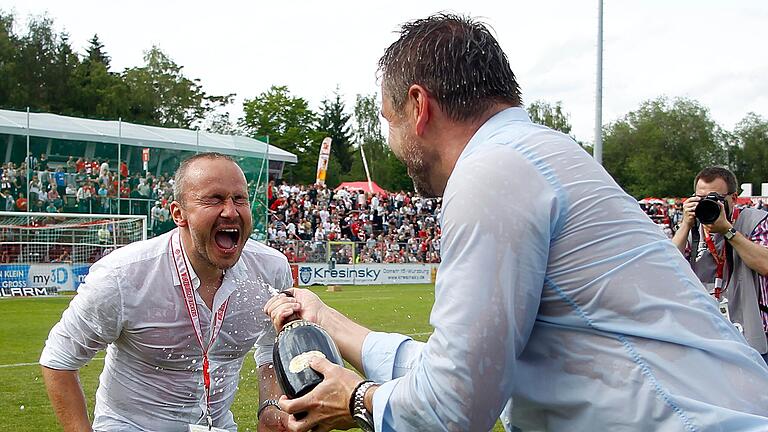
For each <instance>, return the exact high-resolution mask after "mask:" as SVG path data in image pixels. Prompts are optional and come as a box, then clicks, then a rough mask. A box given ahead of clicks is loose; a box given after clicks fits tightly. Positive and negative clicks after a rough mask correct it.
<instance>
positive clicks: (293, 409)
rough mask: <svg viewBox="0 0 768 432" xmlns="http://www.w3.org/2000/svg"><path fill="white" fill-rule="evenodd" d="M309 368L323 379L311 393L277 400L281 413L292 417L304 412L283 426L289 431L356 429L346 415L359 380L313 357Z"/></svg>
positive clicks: (349, 373)
mask: <svg viewBox="0 0 768 432" xmlns="http://www.w3.org/2000/svg"><path fill="white" fill-rule="evenodd" d="M309 365H310V366H311V367H312V369H314V370H316V371H318V372H320V373H321V374H322V375H323V376H324V377H325V378H324V379H323V382H321V383H320V384H318V386H317V387H315V389H314V390H312V391H311V392H309V393H307V394H306V395H304V396H302V397H300V398H296V399H288V398H287V397H285V396H281V397H280V408H281V409H282V410H283V411H285V412H287V413H291V414H293V413H298V412H304V411H306V412H307V415H306V417H304V418H302V419H301V420H296V418H295V417H293V416H290V417H289V418H288V421H287V423H286V426H287V427H288V430H289V431H291V432H306V431H310V430H311V431H313V432H326V431H332V430H334V429H342V430H347V429H350V428H353V427H356V424H355V422H354V420H353V419H352V414H351V413H350V412H349V399H350V397H351V396H352V392H353V391H354V390H355V387H357V385H358V384H359V383H360V381H361V380H362V378H360V376H359V375H357V374H356V373H355V372H353V371H351V370H349V369H346V368H343V367H341V366H339V365H336V364H334V363H331V362H330V361H328V360H327V359H325V358H322V357H314V358H313V359H312V360H311V362H310V364H309Z"/></svg>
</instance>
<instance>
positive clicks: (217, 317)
mask: <svg viewBox="0 0 768 432" xmlns="http://www.w3.org/2000/svg"><path fill="white" fill-rule="evenodd" d="M170 245H171V253H172V255H173V262H174V264H175V270H176V274H177V275H178V277H179V282H180V283H181V291H182V295H183V296H184V304H185V306H186V307H187V313H188V314H189V320H190V322H191V323H192V328H193V329H194V331H195V336H196V337H197V342H198V343H199V344H200V348H201V349H202V351H203V386H204V387H205V408H206V412H205V413H203V415H204V416H205V417H206V420H207V423H208V429H211V428H212V427H213V418H212V417H211V374H210V372H209V362H208V350H209V349H210V348H211V346H213V342H214V341H215V340H216V336H218V335H219V331H220V330H221V326H222V324H223V322H224V316H225V315H226V313H227V305H228V304H229V299H227V300H225V301H224V303H223V304H222V305H221V306H220V307H219V309H218V310H217V311H216V312H215V313H214V314H213V316H212V317H211V340H210V342H209V343H208V345H207V346H206V345H204V344H203V331H202V326H201V324H200V315H199V314H198V311H197V302H196V301H195V293H194V288H193V286H192V280H191V278H190V276H189V271H188V268H189V266H188V265H187V260H186V257H185V256H184V246H183V245H182V244H181V242H180V241H179V232H178V231H176V232H174V233H173V234H172V235H171V239H170Z"/></svg>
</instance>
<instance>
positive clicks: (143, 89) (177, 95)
mask: <svg viewBox="0 0 768 432" xmlns="http://www.w3.org/2000/svg"><path fill="white" fill-rule="evenodd" d="M144 61H145V62H146V65H145V66H143V67H138V68H130V69H127V70H126V71H125V72H124V73H123V79H124V80H125V82H126V84H127V85H128V89H129V92H130V94H131V95H133V98H134V99H133V101H132V104H131V106H130V108H129V110H130V112H131V114H134V115H135V116H136V117H137V118H141V119H142V120H143V121H142V123H144V124H156V125H158V126H164V127H177V128H192V126H193V125H194V124H195V123H196V122H197V121H199V120H202V119H204V118H205V116H206V115H207V114H208V113H210V112H212V111H214V110H215V109H216V108H218V107H220V106H224V105H226V104H228V103H230V102H231V100H232V98H233V97H234V95H233V94H229V95H226V96H210V95H208V94H206V93H205V91H203V87H202V85H200V81H199V80H190V79H189V78H187V77H185V76H184V74H183V73H182V69H183V67H182V66H179V65H177V64H176V63H175V62H174V61H173V60H171V58H170V57H168V56H167V55H166V54H165V53H163V52H162V51H161V50H160V49H159V48H158V47H152V49H150V50H149V51H147V52H146V53H145V55H144Z"/></svg>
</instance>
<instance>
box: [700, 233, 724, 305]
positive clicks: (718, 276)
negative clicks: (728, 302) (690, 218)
mask: <svg viewBox="0 0 768 432" xmlns="http://www.w3.org/2000/svg"><path fill="white" fill-rule="evenodd" d="M704 241H705V242H706V243H707V249H709V254H710V255H712V258H713V259H714V260H715V264H717V268H716V270H715V298H716V299H718V300H720V296H721V295H722V293H723V269H724V267H725V243H723V248H722V249H721V250H720V252H717V249H716V248H715V242H714V241H713V240H712V236H710V235H709V232H706V231H705V232H704Z"/></svg>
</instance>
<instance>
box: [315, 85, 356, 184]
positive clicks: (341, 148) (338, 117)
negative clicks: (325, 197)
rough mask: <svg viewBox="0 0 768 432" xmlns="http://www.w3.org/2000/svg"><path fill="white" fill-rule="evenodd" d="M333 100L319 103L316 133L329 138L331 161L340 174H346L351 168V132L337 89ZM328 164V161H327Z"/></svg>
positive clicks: (348, 116)
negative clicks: (336, 165)
mask: <svg viewBox="0 0 768 432" xmlns="http://www.w3.org/2000/svg"><path fill="white" fill-rule="evenodd" d="M334 96H335V98H334V99H333V100H329V99H325V100H323V101H322V102H321V103H320V114H319V118H318V119H317V132H318V133H320V134H322V135H324V136H328V137H331V139H332V140H333V141H332V142H331V159H334V158H335V159H336V161H337V162H338V163H339V167H340V168H341V173H340V174H342V175H343V174H346V173H348V172H349V170H350V168H352V149H351V147H352V132H350V128H349V119H350V118H351V117H352V116H351V115H350V114H347V113H345V112H344V110H345V106H344V102H343V101H342V100H341V94H340V93H339V89H338V87H337V88H336V91H335V92H334ZM329 162H330V161H329Z"/></svg>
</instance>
